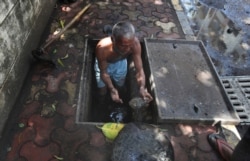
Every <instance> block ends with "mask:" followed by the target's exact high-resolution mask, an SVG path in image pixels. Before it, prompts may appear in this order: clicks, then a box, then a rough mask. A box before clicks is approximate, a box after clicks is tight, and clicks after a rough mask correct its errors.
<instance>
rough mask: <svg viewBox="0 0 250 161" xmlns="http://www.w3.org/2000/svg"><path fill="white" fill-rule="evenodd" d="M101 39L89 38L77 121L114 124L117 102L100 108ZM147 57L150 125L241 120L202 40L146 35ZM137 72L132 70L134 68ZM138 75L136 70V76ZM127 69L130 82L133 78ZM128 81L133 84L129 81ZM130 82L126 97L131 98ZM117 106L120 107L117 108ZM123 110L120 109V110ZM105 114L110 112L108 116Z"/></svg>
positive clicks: (147, 118)
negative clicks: (96, 62) (97, 60)
mask: <svg viewBox="0 0 250 161" xmlns="http://www.w3.org/2000/svg"><path fill="white" fill-rule="evenodd" d="M97 42H98V40H90V39H87V40H86V41H85V51H84V58H83V66H82V73H81V83H80V87H79V97H78V108H77V118H76V119H77V120H76V122H77V123H97V122H110V121H113V120H112V119H110V114H111V113H112V111H110V109H112V105H111V107H110V105H105V106H104V107H103V108H101V109H98V110H95V109H96V107H95V106H96V101H97V95H95V93H96V91H97V89H96V84H95V76H94V70H93V64H94V60H95V57H94V50H95V46H96V44H97ZM142 60H143V65H144V71H145V75H146V78H148V79H147V80H146V82H147V85H148V90H149V92H150V93H151V94H152V95H153V97H154V100H153V101H152V102H151V104H150V106H149V108H148V110H146V112H145V111H144V112H143V115H144V117H143V119H140V120H141V121H142V122H146V123H169V122H173V123H179V122H186V123H207V124H213V123H215V122H218V121H220V122H222V123H223V124H238V123H239V122H240V119H239V117H238V115H237V114H236V111H235V109H234V108H233V106H232V104H231V102H230V100H229V99H228V97H227V94H226V92H225V90H224V88H223V85H222V83H221V80H220V79H219V77H218V74H217V73H216V71H215V68H214V66H213V64H212V62H211V60H210V57H209V56H208V54H207V52H206V50H205V49H204V47H203V44H202V43H201V42H200V41H187V40H166V39H147V38H146V39H144V42H143V43H142ZM132 72H133V70H132ZM132 75H133V74H132ZM132 79H133V78H132V77H131V70H130V69H128V78H127V80H128V82H131V80H132ZM128 84H129V83H128ZM130 87H131V85H128V86H127V92H128V93H127V96H128V97H129V98H128V100H129V99H131V98H130V96H131V93H132V92H131V91H130V90H131V89H130ZM125 108H126V109H127V114H128V115H127V118H126V119H125V122H131V121H134V118H133V114H131V108H130V107H129V106H128V105H127V104H125ZM116 109H118V108H116ZM118 112H119V111H118ZM105 113H106V114H105Z"/></svg>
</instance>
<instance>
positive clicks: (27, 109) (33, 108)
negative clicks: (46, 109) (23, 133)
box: [19, 101, 41, 124]
mask: <svg viewBox="0 0 250 161" xmlns="http://www.w3.org/2000/svg"><path fill="white" fill-rule="evenodd" d="M40 110H41V104H40V102H38V101H32V102H30V103H27V104H25V105H24V106H23V110H22V112H21V113H20V115H19V119H20V120H24V119H25V120H26V122H23V123H25V124H26V123H27V121H28V119H29V117H30V116H31V115H33V114H34V113H37V112H38V111H40Z"/></svg>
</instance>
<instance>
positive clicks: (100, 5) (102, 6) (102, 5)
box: [96, 2, 108, 9]
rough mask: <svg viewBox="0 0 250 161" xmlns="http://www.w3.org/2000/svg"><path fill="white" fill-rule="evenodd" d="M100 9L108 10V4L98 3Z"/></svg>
mask: <svg viewBox="0 0 250 161" xmlns="http://www.w3.org/2000/svg"><path fill="white" fill-rule="evenodd" d="M96 4H97V5H98V8H99V9H107V5H108V2H97V3H96Z"/></svg>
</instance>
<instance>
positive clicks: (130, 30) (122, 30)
mask: <svg viewBox="0 0 250 161" xmlns="http://www.w3.org/2000/svg"><path fill="white" fill-rule="evenodd" d="M111 38H112V41H113V45H114V48H115V49H116V50H117V51H119V52H120V53H124V54H125V53H127V52H129V51H130V49H131V47H132V45H133V43H134V40H135V28H134V26H133V25H132V24H131V23H130V22H125V21H122V22H118V23H117V24H115V25H114V27H113V29H112V36H111Z"/></svg>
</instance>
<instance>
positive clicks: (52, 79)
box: [43, 73, 66, 93]
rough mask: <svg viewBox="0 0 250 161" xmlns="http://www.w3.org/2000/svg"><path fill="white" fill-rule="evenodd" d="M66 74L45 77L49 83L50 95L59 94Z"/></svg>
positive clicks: (47, 88) (47, 87) (47, 89)
mask: <svg viewBox="0 0 250 161" xmlns="http://www.w3.org/2000/svg"><path fill="white" fill-rule="evenodd" d="M65 76H66V75H65V73H59V74H58V75H51V74H49V75H48V76H46V77H43V79H44V80H46V82H47V86H46V91H47V92H49V93H55V92H58V90H59V86H60V83H61V81H62V80H63V79H64V78H65Z"/></svg>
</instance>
